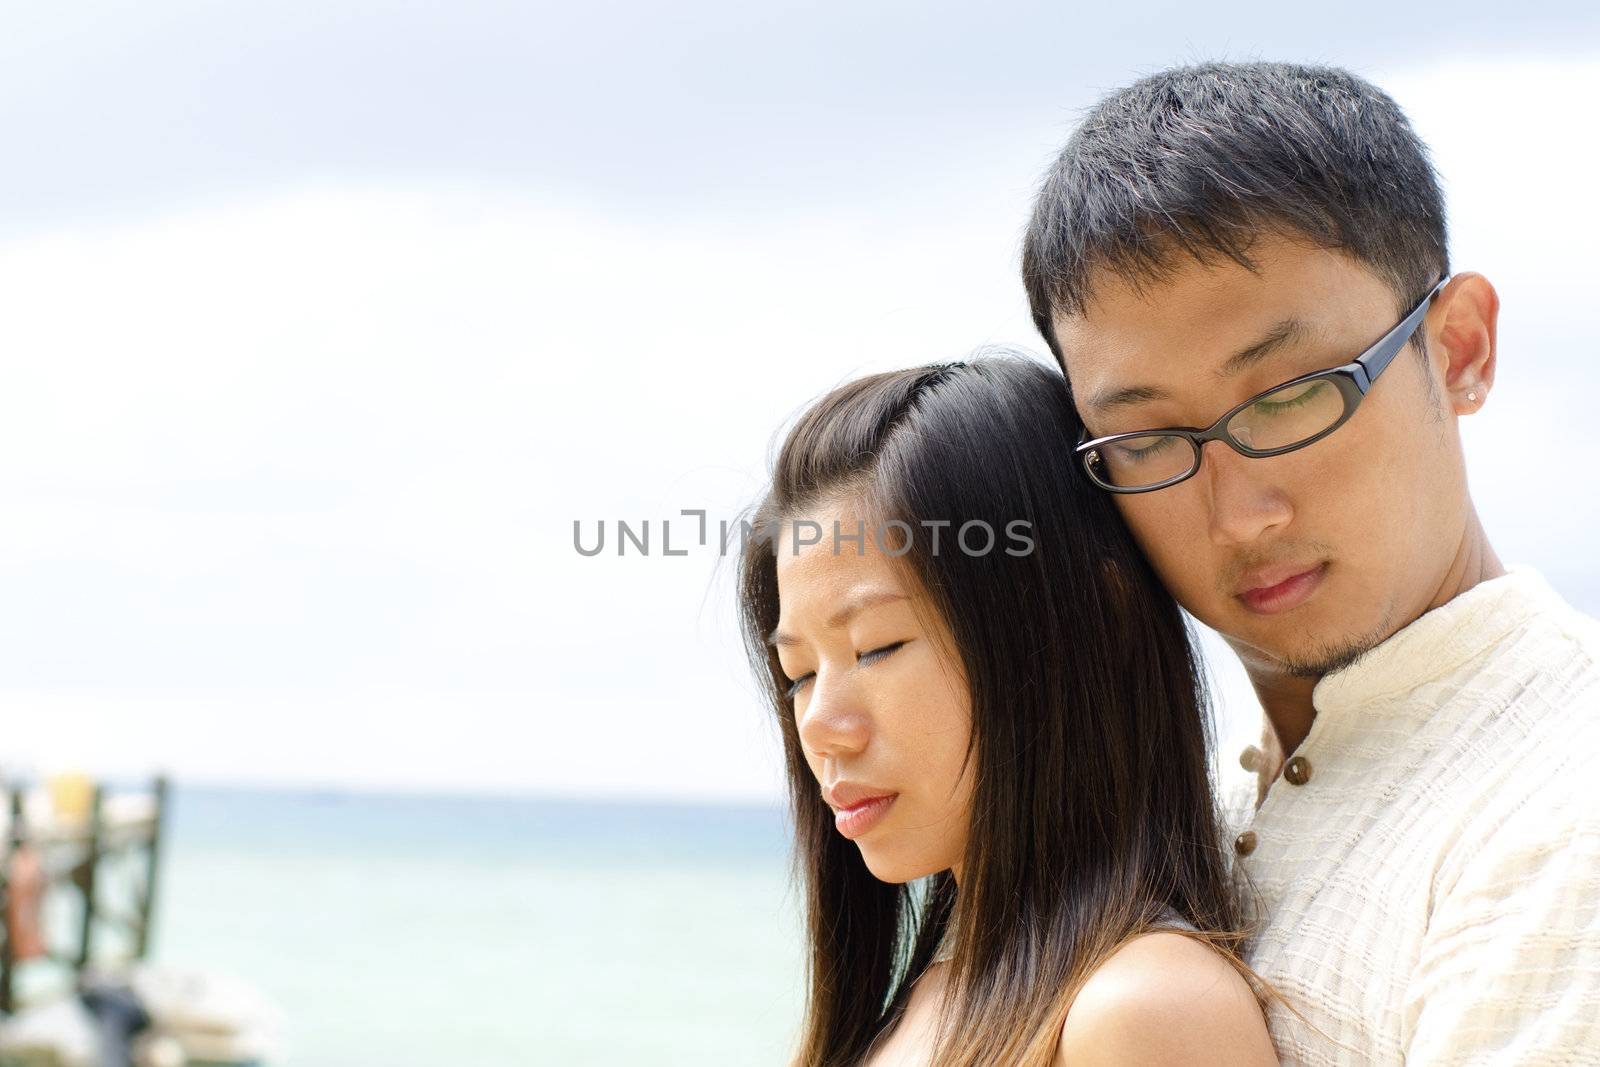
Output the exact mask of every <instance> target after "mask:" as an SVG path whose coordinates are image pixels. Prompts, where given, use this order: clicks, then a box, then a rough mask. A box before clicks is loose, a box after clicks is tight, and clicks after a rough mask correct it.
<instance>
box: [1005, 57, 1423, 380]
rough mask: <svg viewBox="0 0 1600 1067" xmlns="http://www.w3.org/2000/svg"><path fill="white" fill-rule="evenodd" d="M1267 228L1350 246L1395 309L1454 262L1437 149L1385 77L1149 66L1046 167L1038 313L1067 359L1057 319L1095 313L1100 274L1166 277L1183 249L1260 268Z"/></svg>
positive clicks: (1035, 246)
mask: <svg viewBox="0 0 1600 1067" xmlns="http://www.w3.org/2000/svg"><path fill="white" fill-rule="evenodd" d="M1267 233H1282V234H1286V235H1291V236H1299V237H1302V238H1306V239H1309V240H1311V241H1312V242H1314V243H1316V244H1318V245H1320V246H1322V247H1326V248H1331V249H1338V250H1340V251H1343V252H1345V253H1346V254H1348V255H1350V256H1352V257H1353V258H1354V259H1356V260H1357V261H1358V262H1361V263H1363V264H1365V265H1366V266H1368V267H1369V268H1371V269H1372V270H1373V271H1374V272H1375V273H1376V274H1378V275H1379V276H1380V277H1381V278H1383V279H1384V280H1385V281H1386V282H1387V283H1388V284H1389V285H1390V286H1391V287H1392V288H1393V289H1394V291H1395V294H1396V306H1397V307H1400V306H1405V305H1409V303H1410V302H1412V301H1414V300H1417V299H1419V298H1420V297H1421V296H1422V295H1423V294H1425V293H1426V292H1427V291H1428V287H1429V286H1431V285H1432V284H1433V283H1434V282H1435V281H1437V280H1438V278H1439V276H1440V275H1441V274H1443V273H1445V271H1446V270H1447V268H1448V266H1449V260H1448V253H1447V250H1446V234H1445V215H1444V198H1443V196H1442V195H1441V194H1440V192H1439V183H1438V180H1437V178H1436V177H1435V176H1434V172H1433V166H1432V164H1431V163H1430V162H1429V159H1428V150H1427V147H1426V146H1425V145H1423V143H1422V141H1421V140H1420V139H1419V138H1418V137H1417V135H1416V133H1415V132H1414V131H1413V130H1412V129H1411V124H1410V123H1409V122H1408V121H1407V120H1406V117H1405V114H1404V113H1403V112H1402V111H1401V110H1400V108H1399V106H1398V105H1397V104H1396V103H1395V102H1394V101H1393V100H1392V99H1391V98H1390V97H1389V96H1388V95H1387V94H1386V93H1384V92H1383V91H1381V90H1380V89H1378V88H1377V87H1375V86H1373V85H1372V84H1370V83H1368V82H1366V81H1364V80H1362V79H1361V78H1358V77H1356V76H1355V75H1353V74H1351V73H1349V72H1348V71H1343V70H1339V69H1337V68H1334V67H1308V66H1298V65H1294V64H1289V63H1205V64H1201V65H1198V66H1191V67H1180V68H1176V69H1173V70H1168V71H1163V72H1161V73H1159V74H1155V75H1152V76H1150V77H1148V78H1144V79H1143V80H1141V81H1138V82H1135V83H1134V84H1132V85H1130V86H1128V87H1127V88H1125V89H1120V90H1118V91H1117V92H1114V93H1112V94H1111V95H1110V96H1108V97H1106V98H1105V99H1104V100H1102V101H1100V103H1099V104H1097V105H1095V107H1094V109H1093V110H1092V111H1090V112H1089V114H1088V116H1087V117H1086V118H1085V119H1084V120H1083V123H1082V124H1081V125H1080V126H1079V127H1078V129H1077V131H1076V132H1074V133H1073V135H1072V137H1071V139H1070V140H1068V141H1067V145H1066V147H1065V148H1064V149H1062V151H1061V155H1060V156H1059V157H1058V158H1057V159H1056V161H1055V163H1054V165H1052V166H1051V168H1050V171H1049V173H1048V174H1046V175H1045V179H1044V182H1043V185H1042V186H1041V187H1040V190H1039V194H1038V197H1037V199H1036V200H1035V202H1034V209H1033V216H1032V218H1031V219H1030V221H1029V223H1028V230H1027V235H1026V237H1025V239H1024V243H1023V253H1022V276H1023V281H1024V283H1025V284H1026V285H1027V289H1028V302H1029V304H1030V306H1031V309H1032V312H1033V321H1034V325H1035V326H1036V327H1038V330H1039V332H1040V333H1041V334H1042V335H1043V336H1044V339H1045V341H1046V343H1048V344H1049V346H1050V350H1051V352H1053V353H1054V354H1055V357H1056V359H1057V360H1058V361H1059V360H1061V358H1062V356H1061V350H1060V347H1059V345H1058V342H1057V340H1056V336H1055V329H1054V327H1053V325H1052V321H1053V318H1054V317H1055V316H1059V315H1073V314H1082V313H1083V311H1084V310H1085V306H1086V303H1087V301H1088V299H1089V295H1090V291H1091V288H1092V284H1093V282H1094V281H1095V278H1096V276H1097V274H1098V273H1099V272H1101V271H1107V272H1110V273H1111V274H1112V275H1115V276H1118V277H1121V278H1124V279H1127V280H1128V281H1130V282H1133V283H1134V284H1135V285H1140V284H1144V283H1147V282H1152V281H1159V280H1160V279H1161V278H1162V277H1164V276H1166V275H1167V274H1169V273H1170V272H1171V270H1172V268H1173V266H1174V264H1175V260H1176V258H1177V257H1178V256H1180V255H1183V254H1187V255H1190V256H1194V257H1196V258H1198V259H1200V260H1202V261H1205V262H1210V261H1213V260H1214V259H1215V258H1216V257H1218V256H1224V257H1227V258H1229V259H1232V260H1234V261H1235V262H1237V263H1239V264H1241V265H1243V266H1245V267H1247V268H1251V269H1253V268H1254V264H1253V263H1252V262H1251V260H1250V257H1249V250H1250V247H1251V245H1252V244H1253V242H1254V241H1255V239H1256V238H1257V237H1260V236H1262V235H1263V234H1267ZM1063 366H1065V363H1064V362H1063Z"/></svg>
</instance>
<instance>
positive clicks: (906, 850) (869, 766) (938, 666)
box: [773, 505, 972, 882]
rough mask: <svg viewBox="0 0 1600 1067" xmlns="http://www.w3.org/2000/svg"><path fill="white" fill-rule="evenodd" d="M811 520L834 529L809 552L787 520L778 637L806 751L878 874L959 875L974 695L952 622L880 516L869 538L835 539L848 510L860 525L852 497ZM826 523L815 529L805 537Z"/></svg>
mask: <svg viewBox="0 0 1600 1067" xmlns="http://www.w3.org/2000/svg"><path fill="white" fill-rule="evenodd" d="M798 519H799V520H800V521H805V520H810V521H812V522H815V523H817V524H818V527H820V529H821V530H822V531H823V534H822V538H821V541H820V542H819V543H817V544H814V545H804V546H801V547H800V548H799V549H798V550H797V549H796V547H795V543H794V542H795V537H794V536H793V534H792V532H791V531H792V529H793V528H792V527H786V528H785V534H784V537H783V539H782V541H781V542H780V543H779V544H778V546H777V569H778V597H779V601H780V611H779V619H778V628H777V630H776V631H775V632H774V638H773V643H774V645H775V646H776V648H777V651H778V657H779V660H780V662H781V663H782V665H783V671H784V674H785V675H787V676H788V678H789V679H790V681H791V682H792V683H793V688H792V690H791V692H792V693H793V699H794V715H795V723H796V726H797V727H798V730H799V735H800V743H801V746H802V747H803V748H804V750H805V756H806V762H807V763H808V764H809V765H810V767H811V773H812V775H813V776H815V778H816V779H817V783H818V788H819V790H821V791H822V792H823V795H824V798H825V799H827V800H828V802H829V807H831V808H832V809H833V810H834V813H835V825H836V827H838V829H839V832H840V833H842V834H844V835H845V836H846V837H849V838H851V839H852V840H854V841H855V843H856V845H857V846H858V847H859V848H860V849H861V856H862V859H863V860H865V862H866V865H867V868H868V869H869V870H870V871H871V872H872V873H873V875H875V876H876V877H878V878H880V879H882V880H883V881H885V882H907V881H911V880H912V879H916V878H921V877H923V876H925V875H929V874H934V873H937V872H939V871H943V870H947V869H950V870H954V871H956V875H957V878H958V879H959V876H960V871H959V868H960V863H961V857H962V854H963V851H964V850H965V848H966V840H967V825H968V811H969V808H970V800H971V796H972V768H971V767H970V766H967V767H966V768H965V771H963V761H964V757H965V754H966V747H967V738H968V735H969V733H970V731H971V723H972V706H971V699H970V695H969V692H968V689H967V684H966V679H965V677H964V676H963V675H962V673H961V668H960V666H959V664H958V663H957V662H956V660H955V656H954V652H953V649H954V642H953V640H952V639H951V636H950V633H949V630H948V628H947V627H946V625H945V623H944V621H943V619H942V618H940V617H939V615H938V612H937V611H935V610H934V608H933V606H932V605H931V604H930V603H929V602H928V601H927V599H926V596H925V594H923V593H922V591H921V588H920V586H919V585H918V584H917V583H916V582H914V581H913V580H912V579H911V577H910V576H909V575H907V574H905V573H903V572H902V568H901V566H900V564H898V563H897V562H896V561H895V560H894V559H893V558H892V557H890V556H888V555H886V554H884V553H883V552H882V551H881V550H880V549H879V548H878V546H877V545H875V544H874V543H873V537H872V534H871V527H870V525H869V526H868V528H867V529H868V533H867V536H866V538H865V542H866V543H865V545H864V546H858V545H857V544H856V543H855V542H854V541H844V540H841V541H840V542H838V546H837V552H836V551H835V542H834V539H833V530H834V529H835V527H834V522H835V520H837V521H838V522H839V527H838V529H840V530H841V531H842V532H843V533H844V534H845V535H846V536H851V535H853V534H854V533H855V532H856V530H857V525H856V523H857V512H855V511H854V510H853V509H852V508H850V507H849V506H848V505H835V506H824V507H819V508H817V509H815V510H814V511H813V512H811V513H809V514H806V515H803V516H799V517H798ZM818 527H805V528H803V529H802V537H801V539H802V540H805V539H809V538H810V537H811V536H812V533H813V532H814V531H815V529H817V528H818ZM891 547H892V546H891ZM941 652H944V653H945V654H943V655H941ZM870 797H887V798H889V799H887V800H867V799H866V798H870ZM863 801H865V802H863Z"/></svg>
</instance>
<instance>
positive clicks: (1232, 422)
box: [1073, 275, 1450, 493]
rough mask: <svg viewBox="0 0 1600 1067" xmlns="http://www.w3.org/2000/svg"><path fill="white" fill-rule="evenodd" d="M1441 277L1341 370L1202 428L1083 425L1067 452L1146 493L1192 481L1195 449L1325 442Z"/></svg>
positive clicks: (1417, 318) (1248, 450)
mask: <svg viewBox="0 0 1600 1067" xmlns="http://www.w3.org/2000/svg"><path fill="white" fill-rule="evenodd" d="M1449 280H1450V277H1449V275H1446V276H1444V277H1443V278H1440V279H1439V281H1438V283H1437V284H1435V285H1434V287H1433V288H1432V289H1431V290H1429V292H1428V295H1427V296H1425V297H1423V298H1422V300H1421V301H1420V302H1418V304H1417V306H1416V307H1414V308H1412V309H1411V310H1410V311H1409V312H1407V313H1406V316H1405V318H1403V319H1401V320H1400V321H1399V322H1398V323H1397V324H1395V327H1394V329H1392V330H1390V331H1389V332H1388V333H1386V334H1384V335H1383V336H1382V337H1381V338H1379V339H1378V342H1377V343H1376V344H1374V345H1373V346H1372V347H1371V348H1369V349H1367V350H1366V351H1365V352H1363V353H1361V355H1359V356H1357V357H1356V358H1355V359H1353V360H1351V361H1350V362H1349V363H1346V364H1344V365H1343V366H1340V367H1330V368H1328V369H1327V370H1319V371H1315V372H1314V373H1311V374H1305V375H1301V376H1300V377H1298V378H1295V379H1292V380H1290V381H1287V382H1284V383H1283V384H1282V385H1275V386H1273V387H1272V388H1271V389H1268V390H1267V391H1266V392H1264V393H1258V394H1256V395H1255V396H1253V397H1251V398H1250V399H1249V400H1246V401H1245V402H1244V403H1242V404H1240V405H1238V406H1237V407H1234V408H1230V409H1229V410H1228V411H1227V412H1226V413H1224V414H1223V416H1222V417H1221V418H1220V419H1218V420H1217V421H1216V422H1214V423H1212V424H1211V425H1210V426H1209V427H1207V428H1206V429H1204V430H1201V429H1196V428H1195V427H1193V426H1174V427H1168V428H1164V429H1159V430H1135V431H1134V432H1132V433H1114V434H1110V435H1108V436H1106V437H1096V438H1094V439H1092V440H1088V439H1087V438H1088V436H1089V431H1088V428H1087V427H1086V428H1085V429H1084V431H1083V433H1082V434H1081V435H1080V436H1079V441H1078V446H1077V447H1076V448H1075V449H1074V450H1073V451H1074V453H1075V454H1076V455H1077V456H1078V458H1079V461H1080V462H1081V463H1082V464H1083V469H1084V470H1085V471H1087V472H1088V473H1089V477H1090V478H1092V479H1093V480H1094V483H1095V484H1096V485H1098V486H1100V487H1101V488H1102V489H1107V490H1109V491H1111V492H1113V493H1148V492H1150V491H1151V490H1153V489H1165V488H1166V487H1167V486H1169V485H1177V484H1178V483H1179V482H1181V481H1183V480H1184V479H1186V478H1189V477H1191V476H1192V475H1193V474H1194V472H1195V471H1197V470H1199V469H1200V454H1201V446H1202V445H1204V444H1205V443H1206V442H1207V441H1222V442H1225V443H1226V444H1227V445H1228V447H1229V448H1231V449H1233V450H1234V451H1235V452H1237V453H1239V454H1240V455H1241V456H1252V457H1258V458H1259V457H1264V456H1281V455H1283V453H1285V452H1293V451H1294V450H1295V449H1297V448H1304V447H1305V446H1306V445H1309V444H1311V443H1312V442H1313V441H1320V440H1322V438H1324V437H1326V436H1328V435H1329V434H1330V433H1332V432H1333V431H1335V430H1337V429H1338V428H1339V427H1340V426H1342V425H1344V423H1345V421H1346V420H1347V419H1349V418H1350V416H1351V415H1354V414H1355V411H1356V407H1357V406H1358V405H1359V404H1360V403H1361V398H1362V397H1364V396H1366V395H1367V390H1369V389H1371V388H1372V383H1373V382H1375V381H1377V380H1378V375H1380V374H1382V373H1383V371H1384V368H1385V367H1387V366H1388V365H1389V364H1390V363H1391V362H1392V361H1393V360H1394V357H1395V355H1396V354H1398V353H1399V351H1400V350H1401V349H1402V348H1404V347H1405V346H1406V342H1407V341H1409V340H1411V335H1412V334H1414V333H1416V331H1417V327H1418V326H1420V325H1421V324H1422V317H1423V314H1424V313H1425V312H1426V311H1427V310H1428V305H1429V304H1431V303H1432V302H1433V298H1434V297H1436V296H1438V295H1439V290H1441V289H1443V288H1444V285H1445V283H1446V282H1447V281H1449Z"/></svg>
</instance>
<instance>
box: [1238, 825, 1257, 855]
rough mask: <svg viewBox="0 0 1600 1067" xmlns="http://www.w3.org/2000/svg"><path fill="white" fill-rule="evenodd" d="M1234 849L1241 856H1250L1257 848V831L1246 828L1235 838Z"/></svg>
mask: <svg viewBox="0 0 1600 1067" xmlns="http://www.w3.org/2000/svg"><path fill="white" fill-rule="evenodd" d="M1233 850H1234V851H1235V852H1237V853H1238V854H1239V855H1241V856H1248V855H1250V853H1252V852H1254V851H1255V850H1256V832H1255V831H1254V830H1246V831H1245V832H1244V833H1242V834H1240V835H1239V836H1238V837H1236V838H1234V839H1233Z"/></svg>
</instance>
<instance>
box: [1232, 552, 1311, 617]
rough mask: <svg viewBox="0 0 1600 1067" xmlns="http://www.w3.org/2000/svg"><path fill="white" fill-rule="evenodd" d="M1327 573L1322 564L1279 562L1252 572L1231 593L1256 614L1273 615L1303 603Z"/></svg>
mask: <svg viewBox="0 0 1600 1067" xmlns="http://www.w3.org/2000/svg"><path fill="white" fill-rule="evenodd" d="M1327 573H1328V564H1327V562H1326V561H1323V562H1321V563H1312V564H1305V563H1282V564H1276V565H1274V566H1271V567H1262V568H1260V569H1258V570H1254V571H1251V572H1250V573H1249V574H1246V575H1245V576H1244V579H1243V580H1242V581H1241V582H1240V583H1239V591H1238V592H1236V593H1235V594H1234V596H1235V597H1236V598H1237V599H1238V600H1239V601H1240V602H1241V603H1242V604H1244V606H1245V607H1246V608H1248V609H1249V610H1250V611H1253V612H1255V613H1256V614H1258V615H1276V614H1278V613H1279V612H1284V611H1289V610H1291V609H1293V608H1297V607H1299V606H1300V605H1301V604H1304V603H1305V602H1306V601H1307V600H1308V599H1309V598H1310V597H1311V594H1312V593H1314V592H1316V591H1317V587H1318V586H1320V585H1321V584H1322V579H1323V577H1324V576H1325V575H1326V574H1327Z"/></svg>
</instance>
